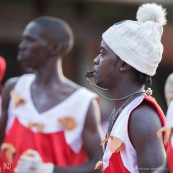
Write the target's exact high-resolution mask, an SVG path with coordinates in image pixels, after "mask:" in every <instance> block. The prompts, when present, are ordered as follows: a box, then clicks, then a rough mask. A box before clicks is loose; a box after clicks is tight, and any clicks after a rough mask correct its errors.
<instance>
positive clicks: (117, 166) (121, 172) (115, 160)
mask: <svg viewBox="0 0 173 173" xmlns="http://www.w3.org/2000/svg"><path fill="white" fill-rule="evenodd" d="M103 173H130V172H129V171H128V170H127V169H126V167H125V166H124V164H123V161H122V159H121V155H120V152H118V153H113V154H112V156H111V158H110V159H109V166H108V167H107V168H106V169H105V170H104V171H103Z"/></svg>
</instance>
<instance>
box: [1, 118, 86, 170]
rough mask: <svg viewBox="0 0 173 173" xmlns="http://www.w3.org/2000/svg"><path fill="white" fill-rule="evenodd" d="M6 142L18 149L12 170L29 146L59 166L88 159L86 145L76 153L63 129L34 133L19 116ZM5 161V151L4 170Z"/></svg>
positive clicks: (44, 160)
mask: <svg viewBox="0 0 173 173" xmlns="http://www.w3.org/2000/svg"><path fill="white" fill-rule="evenodd" d="M14 134H15V135H14ZM5 142H7V143H11V144H13V146H14V147H15V148H16V151H17V153H16V155H15V157H14V162H13V164H12V170H13V169H14V167H15V166H16V164H17V161H18V159H19V157H20V155H21V154H22V153H23V152H24V151H26V150H27V149H29V148H30V149H34V150H37V151H38V152H39V153H40V156H41V158H42V159H43V162H45V163H46V162H51V163H53V164H55V165H58V166H67V165H68V166H74V165H79V164H82V163H84V162H86V161H87V154H86V152H85V150H84V147H82V149H81V150H80V152H79V153H78V154H76V153H74V152H73V150H72V149H71V148H70V146H69V145H68V144H67V143H66V141H65V137H64V132H63V131H61V132H56V133H51V134H43V133H34V132H32V131H31V130H30V129H28V128H26V127H25V126H23V125H22V124H20V122H19V121H18V119H17V118H16V119H15V120H14V123H13V125H12V127H11V128H10V130H9V132H8V135H7V137H6V139H5ZM4 163H8V161H7V157H6V155H5V153H4V152H3V153H2V157H1V159H0V166H1V169H2V170H3V168H4ZM12 172H13V171H11V172H10V173H12ZM3 173H9V170H7V169H4V170H3Z"/></svg>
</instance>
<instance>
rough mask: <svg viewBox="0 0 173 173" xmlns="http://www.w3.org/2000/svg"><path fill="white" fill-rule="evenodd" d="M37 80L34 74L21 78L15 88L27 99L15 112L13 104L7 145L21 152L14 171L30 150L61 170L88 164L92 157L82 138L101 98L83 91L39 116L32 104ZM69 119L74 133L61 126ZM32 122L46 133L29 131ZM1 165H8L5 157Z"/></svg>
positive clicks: (17, 157)
mask: <svg viewBox="0 0 173 173" xmlns="http://www.w3.org/2000/svg"><path fill="white" fill-rule="evenodd" d="M34 79H35V75H34V74H26V75H23V76H22V77H20V79H19V81H18V82H17V84H16V85H15V88H14V90H15V91H16V92H17V93H19V94H20V96H21V97H22V98H23V99H24V101H25V104H24V105H18V106H17V107H16V108H13V107H12V105H13V100H11V101H10V105H9V109H8V113H9V121H8V124H7V128H6V138H5V142H6V143H10V144H12V145H13V146H14V147H15V149H16V151H17V153H16V155H15V157H14V162H13V165H12V167H13V168H14V167H15V165H16V163H17V160H18V159H19V156H20V155H21V154H22V153H23V152H24V151H25V150H27V149H29V148H30V149H35V150H37V151H38V152H39V153H40V155H41V157H42V159H43V162H51V163H54V164H55V165H59V166H66V165H68V166H72V165H79V164H82V163H84V162H85V161H87V157H88V156H87V154H86V152H85V149H84V147H83V141H82V137H81V135H82V131H83V128H84V122H85V118H86V114H87V111H88V108H89V105H90V103H91V101H92V99H95V98H97V95H96V94H95V93H93V92H91V91H89V90H87V89H86V88H83V87H81V88H80V89H78V90H77V91H75V92H74V93H72V94H71V95H70V96H69V97H68V98H67V99H65V100H64V101H63V102H61V103H60V104H58V105H56V106H54V107H53V108H51V109H49V110H47V111H45V112H42V113H39V112H38V111H37V109H36V108H35V106H34V104H33V102H32V98H31V92H30V87H31V84H32V82H33V80H34ZM55 94H58V93H55ZM66 117H71V118H72V119H73V120H74V121H75V123H76V127H75V128H74V129H71V130H67V129H65V128H64V126H62V124H59V123H58V120H59V119H63V118H66ZM31 122H32V123H33V124H37V125H41V126H42V127H43V128H42V131H41V132H40V131H39V129H38V128H37V126H31V127H29V123H31ZM0 161H1V165H2V164H4V163H7V162H8V160H7V157H6V154H5V153H3V156H2V157H1V160H0ZM2 167H3V166H1V168H2Z"/></svg>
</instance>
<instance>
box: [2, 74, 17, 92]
mask: <svg viewBox="0 0 173 173" xmlns="http://www.w3.org/2000/svg"><path fill="white" fill-rule="evenodd" d="M18 80H19V77H13V78H10V79H8V80H7V81H6V82H5V84H4V86H3V90H2V92H5V91H8V90H12V89H13V88H14V86H15V85H16V83H17V81H18Z"/></svg>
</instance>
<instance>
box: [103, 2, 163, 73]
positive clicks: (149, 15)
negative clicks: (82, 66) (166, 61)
mask: <svg viewBox="0 0 173 173" xmlns="http://www.w3.org/2000/svg"><path fill="white" fill-rule="evenodd" d="M136 18H137V21H131V20H126V21H122V22H119V23H117V24H114V25H113V26H111V27H110V28H109V29H108V30H107V31H105V32H104V33H103V35H102V38H103V40H104V41H105V43H106V44H107V45H108V46H109V47H110V48H111V49H112V50H113V51H114V52H115V54H116V55H118V56H119V57H120V58H121V59H122V60H123V61H124V62H126V63H127V64H129V65H131V66H132V67H133V68H135V69H136V70H138V71H140V72H142V73H144V74H147V75H149V76H153V75H154V74H155V73H156V69H157V67H158V64H159V62H160V61H161V58H162V53H163V45H162V43H161V36H162V33H163V25H165V24H166V10H165V9H163V7H162V6H161V5H157V4H155V3H147V4H143V5H141V6H140V7H139V9H138V11H137V15H136Z"/></svg>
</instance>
